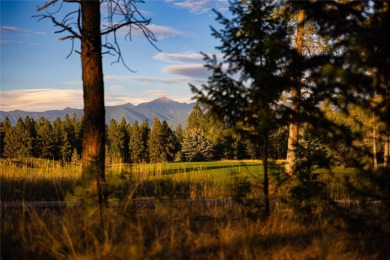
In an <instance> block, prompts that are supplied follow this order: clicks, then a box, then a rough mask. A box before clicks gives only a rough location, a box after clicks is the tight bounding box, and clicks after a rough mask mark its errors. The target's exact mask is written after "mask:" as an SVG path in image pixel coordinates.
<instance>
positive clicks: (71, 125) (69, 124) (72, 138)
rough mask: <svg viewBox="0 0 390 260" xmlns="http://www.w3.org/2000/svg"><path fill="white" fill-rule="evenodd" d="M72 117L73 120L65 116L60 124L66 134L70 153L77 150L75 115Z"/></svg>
mask: <svg viewBox="0 0 390 260" xmlns="http://www.w3.org/2000/svg"><path fill="white" fill-rule="evenodd" d="M73 116H74V119H71V118H70V116H69V115H68V114H66V115H65V118H64V121H63V122H62V126H63V128H64V130H65V131H66V133H67V136H68V141H69V144H70V147H71V150H72V151H73V149H75V148H76V149H77V137H76V127H77V119H76V114H74V115H73ZM75 121H76V122H75Z"/></svg>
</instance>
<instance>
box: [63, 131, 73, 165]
mask: <svg viewBox="0 0 390 260" xmlns="http://www.w3.org/2000/svg"><path fill="white" fill-rule="evenodd" d="M71 156H72V145H71V143H70V141H69V138H68V131H66V127H65V126H64V125H63V124H62V125H61V145H60V159H61V161H62V162H63V163H65V162H70V160H71Z"/></svg>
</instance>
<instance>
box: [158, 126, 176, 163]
mask: <svg viewBox="0 0 390 260" xmlns="http://www.w3.org/2000/svg"><path fill="white" fill-rule="evenodd" d="M161 135H162V136H161V137H162V144H163V149H164V152H165V155H166V159H167V161H173V160H174V159H175V154H176V152H177V151H178V150H179V145H178V141H177V138H176V135H175V132H173V131H172V129H171V128H170V126H169V125H168V123H167V121H165V120H164V121H163V122H162V125H161Z"/></svg>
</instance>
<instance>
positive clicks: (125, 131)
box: [118, 117, 131, 163]
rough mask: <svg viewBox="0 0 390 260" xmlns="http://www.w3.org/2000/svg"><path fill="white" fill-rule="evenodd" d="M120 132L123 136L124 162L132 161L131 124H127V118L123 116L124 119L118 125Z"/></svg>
mask: <svg viewBox="0 0 390 260" xmlns="http://www.w3.org/2000/svg"><path fill="white" fill-rule="evenodd" d="M118 128H119V132H120V133H121V135H122V136H123V142H122V143H123V146H122V149H121V157H122V158H123V162H124V163H128V162H130V147H129V144H130V135H131V126H130V124H127V122H126V119H125V118H124V117H122V120H121V122H120V124H119V126H118Z"/></svg>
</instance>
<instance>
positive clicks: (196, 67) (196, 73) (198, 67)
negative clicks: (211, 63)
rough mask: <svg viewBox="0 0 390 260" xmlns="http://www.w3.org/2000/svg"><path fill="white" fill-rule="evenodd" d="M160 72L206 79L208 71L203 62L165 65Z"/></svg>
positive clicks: (208, 74)
mask: <svg viewBox="0 0 390 260" xmlns="http://www.w3.org/2000/svg"><path fill="white" fill-rule="evenodd" d="M162 72H164V73H166V74H174V75H180V76H184V77H188V78H197V79H206V78H208V77H209V76H210V72H209V71H208V70H207V69H206V68H205V67H204V65H203V64H179V65H170V66H165V67H164V68H163V69H162Z"/></svg>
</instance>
